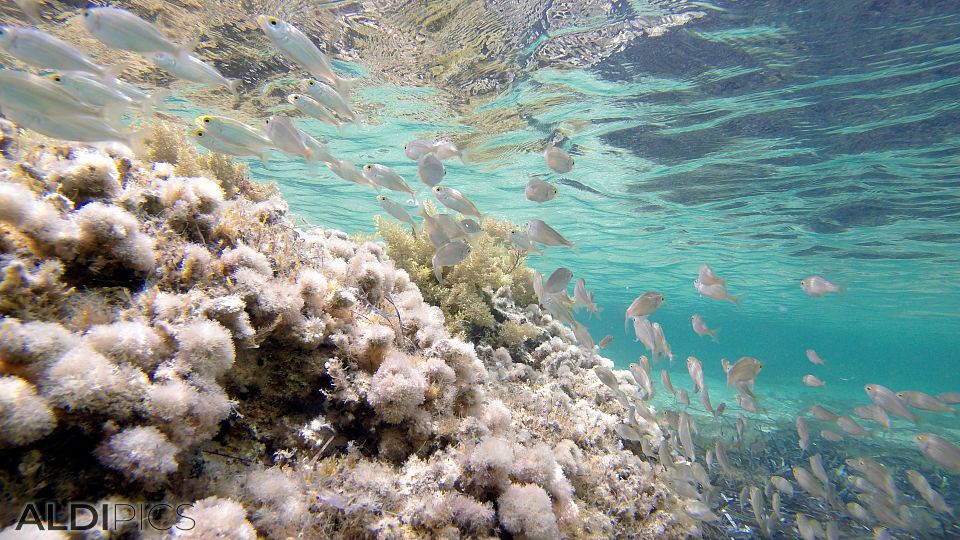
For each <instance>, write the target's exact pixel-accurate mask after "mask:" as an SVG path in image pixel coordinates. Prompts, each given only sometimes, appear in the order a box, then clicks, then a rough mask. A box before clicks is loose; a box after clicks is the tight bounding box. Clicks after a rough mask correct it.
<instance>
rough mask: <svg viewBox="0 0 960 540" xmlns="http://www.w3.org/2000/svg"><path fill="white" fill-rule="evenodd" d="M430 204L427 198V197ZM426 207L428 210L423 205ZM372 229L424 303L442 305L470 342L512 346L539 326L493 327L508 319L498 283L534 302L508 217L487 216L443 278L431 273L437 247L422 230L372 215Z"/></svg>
mask: <svg viewBox="0 0 960 540" xmlns="http://www.w3.org/2000/svg"><path fill="white" fill-rule="evenodd" d="M426 204H428V205H429V203H426ZM428 209H429V210H432V209H430V208H429V207H428ZM375 220H376V227H377V233H378V234H379V235H380V236H381V237H382V238H383V240H384V243H385V244H386V247H387V255H389V256H390V258H391V259H392V260H393V261H394V264H396V265H397V266H398V267H400V268H402V269H404V270H405V271H406V272H407V274H408V275H409V276H410V279H411V280H412V281H413V282H414V283H415V284H416V285H417V287H418V288H419V289H420V292H421V293H422V294H423V297H424V300H426V301H427V302H428V303H430V304H432V305H435V306H439V307H440V309H441V310H443V315H444V318H445V321H446V326H447V328H448V329H449V330H450V331H451V332H454V333H458V334H460V335H462V336H464V337H470V338H473V341H474V342H477V341H484V342H487V341H489V342H490V343H491V344H502V345H506V346H516V345H519V344H520V343H522V342H523V341H524V340H525V339H527V338H530V337H534V336H535V335H538V334H539V333H540V332H539V331H537V330H536V329H534V328H532V327H530V326H529V325H528V326H526V327H520V326H519V324H518V323H516V322H514V321H510V322H511V323H512V324H511V325H510V326H507V327H506V328H504V327H498V323H503V322H505V321H509V319H507V318H506V316H505V315H504V314H502V313H498V312H497V310H496V309H495V308H494V305H493V297H494V295H495V294H497V291H501V289H503V288H508V289H509V290H504V291H503V294H507V295H509V296H510V297H512V298H513V299H514V301H515V303H516V304H517V305H521V306H525V305H528V304H533V303H536V302H537V297H536V296H535V295H534V292H533V271H532V270H531V269H529V268H528V267H527V266H526V265H525V264H524V261H525V259H526V255H525V254H524V253H522V252H519V251H517V250H516V249H515V248H513V247H512V246H511V245H510V243H509V242H508V241H507V233H508V232H509V231H510V229H511V228H513V227H515V226H514V225H513V224H512V223H510V222H507V221H499V220H496V219H493V218H487V219H485V220H484V221H483V223H482V224H481V229H480V231H479V232H477V233H475V234H474V235H472V236H473V237H472V238H471V239H470V241H471V247H472V251H471V256H470V257H468V258H467V259H466V260H465V261H463V262H462V263H460V264H457V265H456V266H453V267H451V268H450V269H449V270H446V271H445V273H444V275H443V282H440V281H438V280H437V278H436V277H435V275H434V271H433V267H432V262H431V258H432V257H433V254H434V252H435V251H436V248H435V247H434V246H433V245H431V244H430V240H429V238H428V235H427V232H426V231H425V230H423V228H422V227H421V229H420V230H419V231H411V230H410V229H409V228H408V227H407V226H405V225H403V224H401V223H398V222H396V221H392V220H390V219H387V218H384V217H382V216H377V217H376V218H375Z"/></svg>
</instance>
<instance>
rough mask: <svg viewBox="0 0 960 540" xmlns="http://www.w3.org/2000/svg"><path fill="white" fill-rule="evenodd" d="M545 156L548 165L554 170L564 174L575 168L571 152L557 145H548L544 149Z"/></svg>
mask: <svg viewBox="0 0 960 540" xmlns="http://www.w3.org/2000/svg"><path fill="white" fill-rule="evenodd" d="M543 158H544V159H545V160H546V161H547V167H550V170H552V171H554V172H558V173H560V174H563V173H568V172H570V170H571V169H573V165H574V162H573V158H572V157H570V154H568V153H566V152H564V151H563V150H561V149H560V148H557V147H555V146H550V147H547V149H546V150H544V151H543Z"/></svg>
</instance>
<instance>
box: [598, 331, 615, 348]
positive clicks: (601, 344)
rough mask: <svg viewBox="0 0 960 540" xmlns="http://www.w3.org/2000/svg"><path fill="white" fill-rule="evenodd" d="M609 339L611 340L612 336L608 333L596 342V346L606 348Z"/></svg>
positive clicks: (608, 344)
mask: <svg viewBox="0 0 960 540" xmlns="http://www.w3.org/2000/svg"><path fill="white" fill-rule="evenodd" d="M611 341H613V336H611V335H609V334H608V335H606V336H604V337H603V339H601V340H600V343H597V348H599V349H606V348H607V347H609V346H610V342H611Z"/></svg>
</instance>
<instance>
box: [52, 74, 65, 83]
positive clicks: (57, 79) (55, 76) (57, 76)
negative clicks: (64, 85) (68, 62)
mask: <svg viewBox="0 0 960 540" xmlns="http://www.w3.org/2000/svg"><path fill="white" fill-rule="evenodd" d="M53 80H55V81H57V82H60V81H62V80H63V77H61V76H59V75H54V76H53Z"/></svg>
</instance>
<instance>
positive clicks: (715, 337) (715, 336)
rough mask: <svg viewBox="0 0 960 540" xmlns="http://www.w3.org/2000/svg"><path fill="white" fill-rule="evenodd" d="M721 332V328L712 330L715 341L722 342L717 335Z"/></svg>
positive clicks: (711, 333)
mask: <svg viewBox="0 0 960 540" xmlns="http://www.w3.org/2000/svg"><path fill="white" fill-rule="evenodd" d="M719 333H720V330H719V329H716V330H712V331H710V337H711V338H713V342H714V343H720V340H719V339H717V335H718V334H719Z"/></svg>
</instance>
